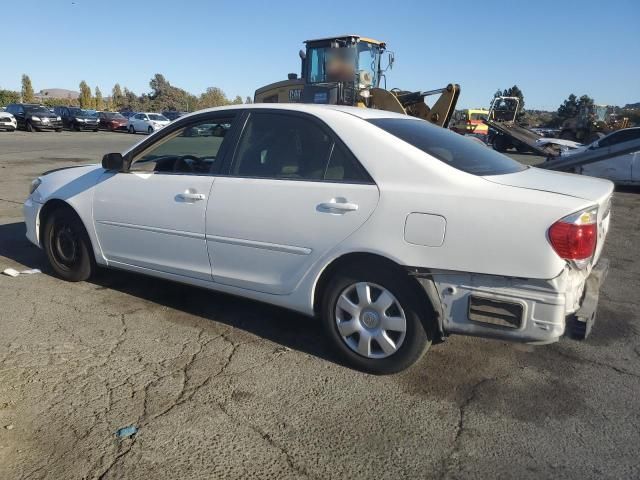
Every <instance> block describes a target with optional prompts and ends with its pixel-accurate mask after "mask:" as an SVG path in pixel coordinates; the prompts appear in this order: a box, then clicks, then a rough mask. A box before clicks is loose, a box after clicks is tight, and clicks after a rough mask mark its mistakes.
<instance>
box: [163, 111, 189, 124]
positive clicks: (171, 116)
mask: <svg viewBox="0 0 640 480" xmlns="http://www.w3.org/2000/svg"><path fill="white" fill-rule="evenodd" d="M188 113H189V112H178V111H177V110H167V111H165V112H162V115H163V116H165V117H167V118H168V119H169V120H171V121H172V122H173V121H174V120H176V119H177V118H180V117H184V116H185V115H186V114H188Z"/></svg>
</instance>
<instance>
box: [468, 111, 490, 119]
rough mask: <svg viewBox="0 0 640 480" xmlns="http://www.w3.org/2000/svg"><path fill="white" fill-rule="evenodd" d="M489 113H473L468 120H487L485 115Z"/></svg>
mask: <svg viewBox="0 0 640 480" xmlns="http://www.w3.org/2000/svg"><path fill="white" fill-rule="evenodd" d="M488 113H489V112H473V113H472V114H470V115H469V117H470V120H482V119H483V118H487V114H488Z"/></svg>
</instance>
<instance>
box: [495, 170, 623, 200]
mask: <svg viewBox="0 0 640 480" xmlns="http://www.w3.org/2000/svg"><path fill="white" fill-rule="evenodd" d="M483 178H484V179H485V180H488V181H490V182H493V183H499V184H501V185H508V186H511V187H517V188H526V189H529V190H539V191H542V192H551V193H557V194H560V195H567V196H570V197H575V198H581V199H583V200H590V201H593V202H597V203H601V202H603V201H604V200H605V199H606V198H608V197H609V195H611V193H612V192H613V183H611V182H610V181H609V180H603V179H601V178H595V177H587V176H582V175H575V174H573V173H563V172H554V171H550V170H542V169H540V168H535V167H529V168H527V169H526V170H522V171H520V172H516V173H509V174H506V175H489V176H485V177H483Z"/></svg>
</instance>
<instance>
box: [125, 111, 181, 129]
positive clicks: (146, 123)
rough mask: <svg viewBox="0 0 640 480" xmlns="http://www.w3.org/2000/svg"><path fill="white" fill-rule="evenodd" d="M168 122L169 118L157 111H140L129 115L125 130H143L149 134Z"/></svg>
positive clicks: (169, 121)
mask: <svg viewBox="0 0 640 480" xmlns="http://www.w3.org/2000/svg"><path fill="white" fill-rule="evenodd" d="M170 123H171V120H169V119H168V118H167V117H165V116H164V115H160V114H159V113H150V112H140V113H136V114H135V115H132V116H130V117H129V122H128V123H127V131H128V132H129V133H138V132H144V133H149V134H151V133H153V132H155V131H156V130H160V129H161V128H162V127H165V126H167V125H169V124H170Z"/></svg>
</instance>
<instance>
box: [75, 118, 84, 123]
mask: <svg viewBox="0 0 640 480" xmlns="http://www.w3.org/2000/svg"><path fill="white" fill-rule="evenodd" d="M76 122H80V123H84V118H76Z"/></svg>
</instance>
